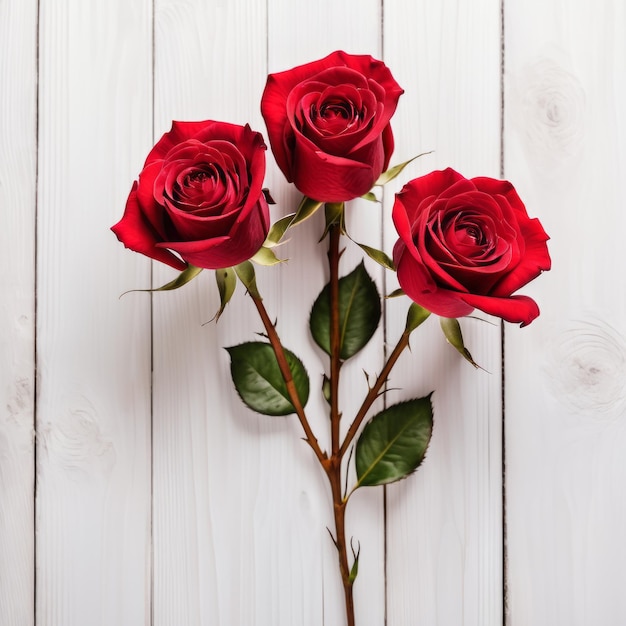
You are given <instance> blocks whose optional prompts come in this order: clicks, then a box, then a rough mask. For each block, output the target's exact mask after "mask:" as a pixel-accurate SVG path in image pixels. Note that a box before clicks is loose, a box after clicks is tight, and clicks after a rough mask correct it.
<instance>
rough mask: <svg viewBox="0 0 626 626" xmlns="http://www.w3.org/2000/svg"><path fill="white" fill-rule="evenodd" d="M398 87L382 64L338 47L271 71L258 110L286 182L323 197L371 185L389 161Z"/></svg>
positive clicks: (338, 197) (353, 194)
mask: <svg viewBox="0 0 626 626" xmlns="http://www.w3.org/2000/svg"><path fill="white" fill-rule="evenodd" d="M402 93H403V90H402V88H401V87H400V86H399V85H398V83H396V81H395V80H394V78H393V76H392V75H391V72H390V71H389V69H388V68H387V67H386V66H385V64H384V63H382V62H381V61H376V60H375V59H373V58H372V57H371V56H365V55H362V56H355V55H351V54H346V53H345V52H341V51H339V52H333V53H332V54H329V55H328V56H327V57H325V58H324V59H321V60H319V61H313V62H312V63H307V64H305V65H300V66H298V67H295V68H293V69H291V70H287V71H286V72H280V73H278V74H270V75H269V77H268V79H267V85H266V86H265V91H264V92H263V97H262V99H261V113H262V114H263V118H264V119H265V124H266V125H267V132H268V136H269V140H270V145H271V147H272V151H273V153H274V156H275V157H276V162H277V163H278V166H279V167H280V169H281V170H282V172H283V174H284V175H285V176H286V177H287V180H288V181H289V182H293V183H294V184H295V186H296V187H297V188H298V189H299V190H300V191H301V192H302V193H303V194H304V195H306V196H309V197H310V198H313V199H315V200H318V201H325V202H343V201H345V200H351V199H352V198H357V197H358V196H361V195H363V194H364V193H366V192H367V191H369V190H370V189H371V188H372V186H373V185H374V183H375V182H376V180H377V178H378V177H379V176H380V174H381V173H382V172H383V171H385V170H386V169H387V166H388V165H389V158H390V157H391V153H392V152H393V134H392V132H391V126H390V125H389V120H390V119H391V116H392V115H393V113H394V111H395V110H396V106H397V104H398V99H399V98H400V96H401V95H402Z"/></svg>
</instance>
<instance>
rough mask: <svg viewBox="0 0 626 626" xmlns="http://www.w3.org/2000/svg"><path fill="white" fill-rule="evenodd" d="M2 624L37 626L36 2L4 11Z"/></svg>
mask: <svg viewBox="0 0 626 626" xmlns="http://www.w3.org/2000/svg"><path fill="white" fill-rule="evenodd" d="M0 84H1V85H2V91H1V92H0V110H1V111H2V116H0V138H1V139H0V212H1V213H2V228H1V229H0V288H1V289H2V299H1V301H0V381H1V382H0V406H2V412H1V413H0V502H1V503H2V504H1V506H0V554H1V555H2V559H0V623H2V624H7V625H12V624H23V625H24V626H30V625H32V624H34V609H33V607H34V595H33V592H34V578H35V563H34V536H35V533H34V500H33V490H34V482H35V460H34V446H33V425H34V398H35V380H34V374H35V364H34V356H35V297H34V285H35V265H34V259H35V251H34V248H35V196H36V183H35V181H36V162H37V145H36V142H37V139H36V132H37V130H36V129H37V115H36V105H37V2H21V1H19V0H16V1H9V2H3V3H1V4H0Z"/></svg>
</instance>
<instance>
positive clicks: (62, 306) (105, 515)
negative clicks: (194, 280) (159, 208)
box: [36, 0, 152, 626]
mask: <svg viewBox="0 0 626 626" xmlns="http://www.w3.org/2000/svg"><path fill="white" fill-rule="evenodd" d="M39 50H40V76H39V89H40V92H39V181H38V182H39V185H38V198H39V203H38V229H37V232H38V255H37V259H38V263H37V302H38V316H37V321H38V324H37V349H38V381H39V394H38V403H37V413H38V415H37V430H38V439H37V441H38V464H37V480H38V490H37V503H36V505H37V546H36V547H37V594H36V601H37V604H36V611H37V624H38V626H40V625H46V624H50V625H55V626H57V625H59V624H63V626H85V625H86V624H90V625H94V626H96V625H110V624H128V625H130V624H132V625H133V626H134V625H136V624H147V623H149V621H150V603H151V598H150V333H149V324H150V311H149V306H148V304H149V303H148V300H147V299H146V298H144V299H143V300H142V299H138V298H136V297H132V296H126V297H124V298H122V299H121V300H120V299H119V296H120V295H121V294H122V293H123V292H124V291H126V290H128V289H132V288H136V287H141V286H145V285H146V284H147V283H148V280H149V273H148V272H149V265H148V264H147V263H146V262H145V260H143V259H141V258H139V257H138V256H137V255H132V254H130V253H128V252H124V251H123V250H122V249H121V248H120V245H119V244H118V243H117V241H116V240H115V237H114V236H113V234H112V233H111V232H110V230H109V229H110V226H111V225H112V224H114V223H115V222H116V221H117V220H118V219H119V218H120V217H121V212H122V209H123V207H124V204H125V200H126V196H127V194H128V191H129V189H130V184H131V182H132V177H133V176H134V175H136V169H135V168H136V167H137V164H138V163H139V162H140V159H142V158H143V156H144V154H145V151H146V150H147V148H148V147H149V145H150V141H151V128H150V124H151V116H150V101H151V91H152V89H151V11H150V3H149V2H141V1H137V2H133V3H127V2H107V3H106V5H104V4H100V5H95V4H85V3H82V2H78V1H75V0H67V1H63V0H62V1H60V2H56V1H55V2H48V1H45V0H44V1H43V2H40V39H39Z"/></svg>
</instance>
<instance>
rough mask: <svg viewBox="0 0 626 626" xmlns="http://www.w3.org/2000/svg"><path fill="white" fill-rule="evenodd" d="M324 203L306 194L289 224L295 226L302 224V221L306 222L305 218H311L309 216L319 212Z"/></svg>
mask: <svg viewBox="0 0 626 626" xmlns="http://www.w3.org/2000/svg"><path fill="white" fill-rule="evenodd" d="M322 204H324V203H323V202H320V201H319V200H313V199H312V198H308V197H307V196H304V197H303V198H302V202H300V206H299V207H298V210H297V211H296V214H295V215H294V216H293V220H292V221H291V223H290V224H289V226H295V225H296V224H300V223H301V222H304V220H307V219H309V217H311V216H312V215H314V214H315V213H316V212H317V210H318V209H319V208H320V207H321V206H322Z"/></svg>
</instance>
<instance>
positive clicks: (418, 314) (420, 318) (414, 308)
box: [405, 302, 430, 333]
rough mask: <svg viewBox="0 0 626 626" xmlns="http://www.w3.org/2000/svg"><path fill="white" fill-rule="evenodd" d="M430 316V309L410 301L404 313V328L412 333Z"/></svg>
mask: <svg viewBox="0 0 626 626" xmlns="http://www.w3.org/2000/svg"><path fill="white" fill-rule="evenodd" d="M429 316H430V311H428V310H427V309H425V308H424V307H422V306H420V305H419V304H417V303H416V302H412V303H411V306H410V307H409V310H408V312H407V314H406V326H405V330H406V331H407V332H409V333H412V332H413V331H414V330H415V329H416V328H417V327H418V326H419V325H420V324H422V323H423V322H425V321H426V320H427V319H428V317H429Z"/></svg>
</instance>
